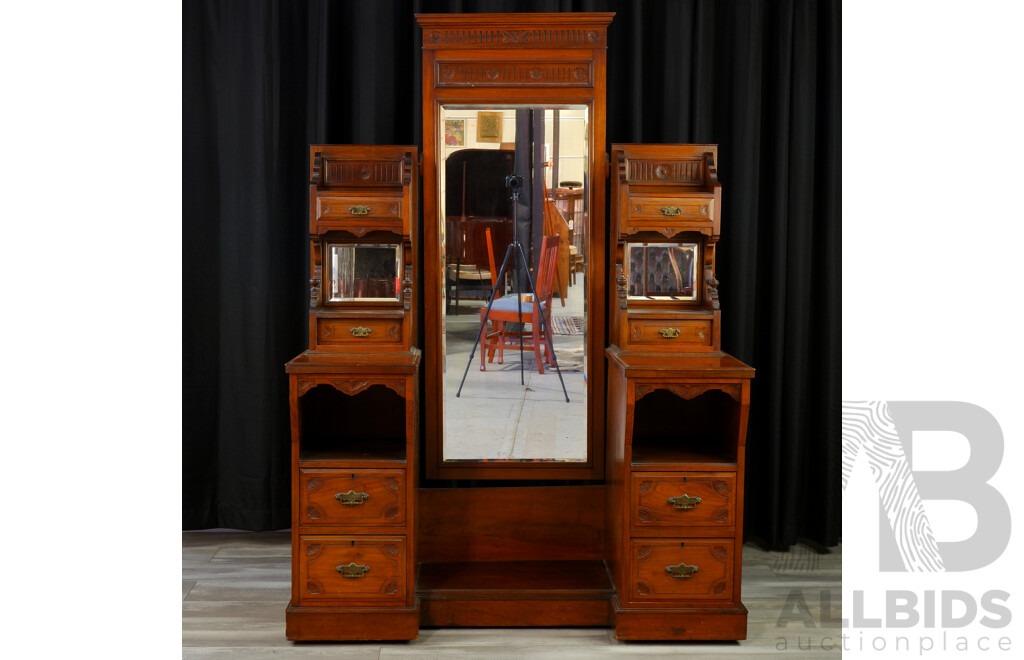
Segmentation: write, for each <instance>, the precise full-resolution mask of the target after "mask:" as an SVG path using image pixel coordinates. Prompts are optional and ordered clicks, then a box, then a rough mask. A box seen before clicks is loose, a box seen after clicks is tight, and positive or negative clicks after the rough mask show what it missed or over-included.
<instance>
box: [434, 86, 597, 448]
mask: <svg viewBox="0 0 1024 660" xmlns="http://www.w3.org/2000/svg"><path fill="white" fill-rule="evenodd" d="M587 114H588V108H587V106H582V105H576V106H572V105H570V106H564V107H550V106H547V107H545V106H511V105H509V106H487V107H486V108H484V107H481V106H478V105H455V104H452V105H443V106H441V108H440V120H441V121H440V123H439V130H440V131H441V132H440V133H439V135H438V141H439V144H442V145H443V149H442V150H441V151H439V153H438V177H437V178H438V184H439V186H440V189H439V190H438V200H439V202H440V216H441V218H443V219H444V221H443V224H442V225H441V226H440V227H439V229H440V230H441V232H442V234H441V242H442V244H443V246H444V251H443V254H444V269H443V272H444V277H445V279H444V290H443V292H442V296H443V304H442V305H441V310H442V314H443V320H442V334H443V338H442V345H443V347H444V364H443V373H444V377H443V381H442V387H443V391H444V398H443V401H444V437H443V443H442V450H443V456H444V460H445V461H460V462H461V461H500V460H511V461H533V462H538V461H539V462H544V461H562V462H577V463H582V462H585V461H586V460H587V398H588V396H589V393H588V388H587V379H586V331H587V295H586V293H587V277H586V265H587V260H588V252H589V250H588V245H587V240H586V239H587V234H588V221H589V215H588V212H587V208H586V204H585V200H586V199H587V185H586V182H587V181H589V175H588V171H587V170H588V165H589V158H588V133H587V129H588V121H587V120H588V117H587ZM517 300H518V301H519V304H516V302H517Z"/></svg>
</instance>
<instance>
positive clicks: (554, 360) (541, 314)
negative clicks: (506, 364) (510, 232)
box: [518, 245, 569, 403]
mask: <svg viewBox="0 0 1024 660" xmlns="http://www.w3.org/2000/svg"><path fill="white" fill-rule="evenodd" d="M518 247H519V256H520V257H521V258H522V260H523V263H524V264H525V263H526V254H525V253H524V252H523V246H521V245H520V246H518ZM526 281H527V282H528V283H529V284H530V291H532V292H533V295H534V297H536V296H537V290H536V289H535V288H534V286H533V277H531V276H530V271H529V269H527V270H526ZM520 305H522V303H520ZM522 311H523V308H522V306H520V307H519V312H520V315H521V314H522ZM537 311H538V314H537V316H539V317H540V329H541V332H543V333H544V338H545V340H546V341H547V344H548V351H549V352H550V353H551V362H552V364H554V365H555V372H556V373H557V374H558V382H559V383H561V384H562V394H564V395H565V402H566V403H569V391H568V390H566V389H565V381H564V380H563V379H562V370H561V369H560V368H559V367H558V357H557V356H556V355H555V345H554V342H553V341H552V340H551V333H550V332H548V324H547V321H545V320H544V310H542V309H541V307H540V301H539V300H538V301H537ZM522 331H523V328H522V326H520V328H519V332H520V335H519V360H520V363H522V359H523V353H522V352H523V347H522V342H523V336H522Z"/></svg>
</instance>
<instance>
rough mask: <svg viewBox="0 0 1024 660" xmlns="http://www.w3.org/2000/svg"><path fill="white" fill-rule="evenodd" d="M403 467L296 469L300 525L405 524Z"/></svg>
mask: <svg viewBox="0 0 1024 660" xmlns="http://www.w3.org/2000/svg"><path fill="white" fill-rule="evenodd" d="M406 495H407V493H406V489H405V470H354V469H353V470H299V497H300V502H299V512H300V524H301V525H404V524H405V522H406V511H405V510H406Z"/></svg>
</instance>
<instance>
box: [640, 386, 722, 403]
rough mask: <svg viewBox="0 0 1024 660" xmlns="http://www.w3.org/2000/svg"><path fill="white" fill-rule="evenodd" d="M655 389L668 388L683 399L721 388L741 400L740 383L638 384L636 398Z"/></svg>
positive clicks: (720, 389) (642, 396)
mask: <svg viewBox="0 0 1024 660" xmlns="http://www.w3.org/2000/svg"><path fill="white" fill-rule="evenodd" d="M655 390H668V391H669V392H671V393H672V394H675V395H676V396H677V397H679V398H681V399H687V400H689V399H693V398H696V397H698V396H700V395H701V394H704V393H705V392H710V391H712V390H719V391H722V392H725V393H726V394H728V395H729V396H731V397H732V398H733V399H735V400H736V401H737V402H738V401H739V400H740V386H739V384H738V383H644V384H641V385H637V386H636V400H637V401H639V400H640V399H642V398H644V397H645V396H647V395H648V394H650V393H651V392H654V391H655Z"/></svg>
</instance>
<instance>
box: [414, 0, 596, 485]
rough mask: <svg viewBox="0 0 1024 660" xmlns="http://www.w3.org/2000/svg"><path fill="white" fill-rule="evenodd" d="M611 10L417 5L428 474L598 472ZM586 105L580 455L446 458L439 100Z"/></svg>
mask: <svg viewBox="0 0 1024 660" xmlns="http://www.w3.org/2000/svg"><path fill="white" fill-rule="evenodd" d="M613 16H614V14H613V13H563V14H417V15H416V20H417V21H418V23H419V25H420V27H421V28H422V30H423V33H422V43H423V161H422V168H421V169H422V173H423V256H424V261H423V264H424V268H423V273H424V274H423V279H424V287H423V289H422V290H423V291H425V292H426V295H425V296H424V319H423V322H424V329H425V331H424V352H423V365H424V366H423V369H424V382H425V388H424V389H425V390H426V391H425V393H424V394H425V399H426V401H425V403H426V419H425V426H426V428H425V442H426V445H425V456H424V458H425V460H424V463H425V468H426V476H427V478H428V479H523V480H545V479H581V480H582V479H603V478H604V458H605V457H604V452H605V412H604V411H605V373H606V363H605V356H604V349H605V346H606V329H607V314H606V310H607V300H606V299H605V296H604V295H603V292H604V291H605V288H606V287H605V286H604V285H605V282H606V281H607V277H606V276H607V263H608V251H607V222H606V218H605V187H606V186H605V183H606V181H607V178H608V154H607V144H606V137H605V112H606V106H605V95H606V84H605V77H606V68H607V44H608V24H609V23H611V20H612V17H613ZM466 104H472V105H481V106H484V107H485V108H486V106H511V105H517V106H519V105H538V106H540V105H543V106H562V105H586V106H588V108H589V110H588V112H589V114H588V117H589V118H590V126H589V127H588V137H589V140H590V153H589V154H588V158H589V165H588V171H589V173H590V177H591V178H590V181H589V186H588V187H589V190H588V191H587V194H588V195H589V204H588V209H589V213H590V227H589V231H588V250H589V252H588V254H589V255H590V258H589V259H587V265H586V273H585V274H584V276H585V278H586V282H587V342H586V355H587V360H586V363H587V389H588V394H587V459H586V460H585V461H580V462H575V461H574V462H565V461H558V460H550V461H549V460H533V461H524V460H514V459H512V460H497V461H493V460H480V461H467V460H459V461H449V462H446V461H445V460H444V455H443V452H444V447H443V443H444V410H443V408H444V405H443V404H444V400H443V382H442V381H443V376H442V369H441V365H442V360H443V359H444V356H443V354H442V352H441V346H442V344H441V315H442V313H443V304H442V299H441V293H442V290H443V288H444V280H443V272H442V271H443V267H444V266H443V259H444V254H443V252H442V250H441V226H440V219H439V209H440V204H439V200H438V190H439V185H438V178H437V177H438V167H437V156H438V153H439V151H438V146H439V145H438V144H437V140H438V135H439V131H440V126H439V121H440V110H441V106H442V105H466Z"/></svg>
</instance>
